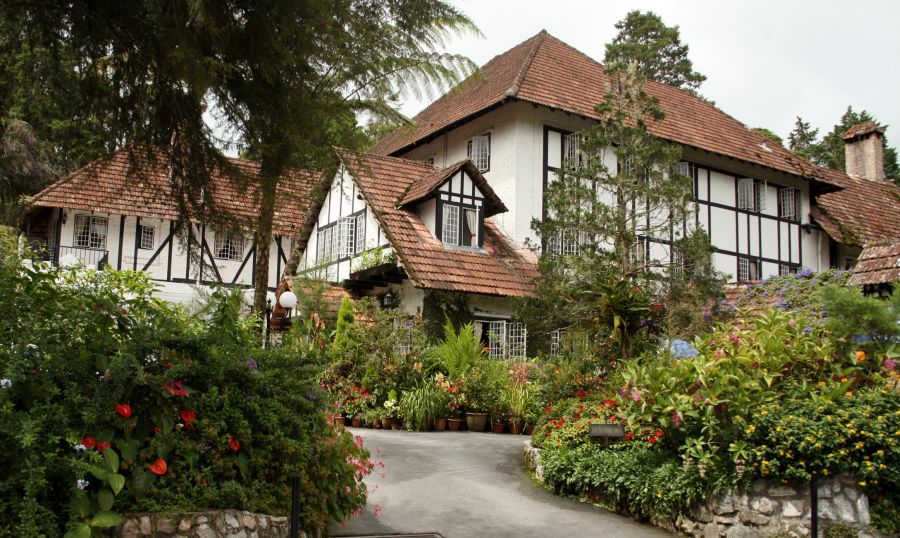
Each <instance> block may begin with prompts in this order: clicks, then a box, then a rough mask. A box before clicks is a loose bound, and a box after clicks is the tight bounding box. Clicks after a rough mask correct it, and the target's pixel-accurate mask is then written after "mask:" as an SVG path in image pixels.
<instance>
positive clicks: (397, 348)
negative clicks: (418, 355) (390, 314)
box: [394, 319, 413, 355]
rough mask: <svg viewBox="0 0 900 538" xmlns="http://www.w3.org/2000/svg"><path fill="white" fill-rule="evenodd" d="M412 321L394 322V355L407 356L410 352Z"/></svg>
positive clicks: (396, 320) (397, 320) (399, 320)
mask: <svg viewBox="0 0 900 538" xmlns="http://www.w3.org/2000/svg"><path fill="white" fill-rule="evenodd" d="M412 338H413V320H412V319H402V320H401V319H395V320H394V339H395V340H394V353H396V354H397V355H407V354H409V352H410V351H412Z"/></svg>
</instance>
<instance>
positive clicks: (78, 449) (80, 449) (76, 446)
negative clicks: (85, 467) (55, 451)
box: [73, 443, 87, 452]
mask: <svg viewBox="0 0 900 538" xmlns="http://www.w3.org/2000/svg"><path fill="white" fill-rule="evenodd" d="M73 448H74V449H75V450H77V451H79V452H84V451H85V450H87V447H86V446H84V445H82V444H81V443H79V444H77V445H75V446H74V447H73Z"/></svg>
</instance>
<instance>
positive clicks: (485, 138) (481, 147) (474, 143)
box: [466, 133, 491, 172]
mask: <svg viewBox="0 0 900 538" xmlns="http://www.w3.org/2000/svg"><path fill="white" fill-rule="evenodd" d="M466 156H467V157H468V158H469V159H471V160H472V162H473V163H475V167H476V168H478V170H479V171H481V172H487V171H489V170H490V169H491V135H490V133H488V134H486V135H481V136H476V137H473V138H471V139H470V140H469V142H468V143H467V144H466Z"/></svg>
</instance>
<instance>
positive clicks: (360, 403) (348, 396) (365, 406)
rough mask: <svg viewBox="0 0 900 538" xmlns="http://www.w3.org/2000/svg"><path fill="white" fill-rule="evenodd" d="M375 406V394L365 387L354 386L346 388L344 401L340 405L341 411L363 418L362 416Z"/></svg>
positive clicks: (349, 415)
mask: <svg viewBox="0 0 900 538" xmlns="http://www.w3.org/2000/svg"><path fill="white" fill-rule="evenodd" d="M374 407H375V395H373V394H372V393H371V392H369V391H368V390H367V389H366V388H365V387H358V386H352V387H349V388H348V389H346V391H345V394H344V397H343V402H342V403H341V405H340V409H341V411H343V412H344V413H347V416H348V417H351V418H362V416H363V415H364V414H365V413H366V412H367V411H370V410H372V409H374Z"/></svg>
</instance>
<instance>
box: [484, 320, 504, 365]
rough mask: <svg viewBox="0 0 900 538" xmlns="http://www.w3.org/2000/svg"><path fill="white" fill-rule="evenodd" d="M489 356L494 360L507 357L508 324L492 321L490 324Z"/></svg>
mask: <svg viewBox="0 0 900 538" xmlns="http://www.w3.org/2000/svg"><path fill="white" fill-rule="evenodd" d="M488 347H489V348H490V350H489V351H488V355H489V356H490V357H491V358H492V359H502V358H503V357H505V356H506V322H505V321H492V322H490V323H489V324H488Z"/></svg>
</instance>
